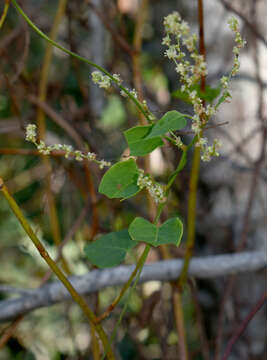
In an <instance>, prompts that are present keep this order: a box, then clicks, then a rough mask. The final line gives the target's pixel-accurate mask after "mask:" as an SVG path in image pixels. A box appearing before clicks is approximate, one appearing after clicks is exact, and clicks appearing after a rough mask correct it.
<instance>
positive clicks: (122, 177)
mask: <svg viewBox="0 0 267 360" xmlns="http://www.w3.org/2000/svg"><path fill="white" fill-rule="evenodd" d="M138 176H139V172H138V168H137V165H136V163H135V161H134V160H133V159H129V160H127V161H121V162H118V163H117V164H115V165H113V166H112V167H111V168H110V169H109V170H108V171H107V172H106V173H105V175H104V176H103V178H102V180H101V182H100V185H99V189H98V190H99V192H100V193H101V194H104V195H106V196H107V197H109V198H110V199H113V198H122V199H127V198H129V197H131V196H134V195H136V194H137V193H138V192H139V191H140V188H139V187H138V185H137V179H138Z"/></svg>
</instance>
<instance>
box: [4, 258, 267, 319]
mask: <svg viewBox="0 0 267 360" xmlns="http://www.w3.org/2000/svg"><path fill="white" fill-rule="evenodd" d="M182 266H183V260H180V259H179V260H165V261H159V262H156V263H153V264H149V265H145V267H144V269H143V271H142V274H141V278H140V283H144V282H146V281H150V280H159V281H169V280H175V279H177V277H178V276H179V274H180V272H181V269H182ZM265 267H267V252H263V251H261V252H243V253H240V254H230V255H229V254H228V255H217V256H208V257H206V258H193V259H192V261H191V262H190V266H189V272H188V275H189V276H191V277H196V278H216V277H219V276H225V275H229V274H238V273H247V272H253V271H257V270H260V269H263V268H265ZM132 271H133V266H126V265H122V266H118V267H115V268H111V269H110V268H109V269H104V270H92V271H90V272H89V273H87V274H85V275H82V276H72V277H70V278H69V279H70V281H71V283H72V285H73V286H74V287H75V289H76V290H77V291H78V292H79V293H80V294H81V295H88V294H90V293H93V292H95V291H98V290H101V289H103V288H105V287H107V286H116V285H122V284H124V283H125V282H126V281H127V280H128V278H129V276H130V275H131V273H132ZM3 290H4V288H3ZM21 291H22V290H21V289H20V290H19V292H20V293H21ZM24 291H26V289H25V290H24ZM16 292H18V291H17V290H16V289H15V288H14V293H16ZM9 293H10V287H9ZM66 300H70V296H69V294H68V293H67V291H66V289H65V288H64V287H63V286H62V285H61V283H60V282H59V281H54V282H51V283H49V284H46V285H44V286H42V287H41V288H38V289H34V290H33V289H31V290H30V292H29V294H28V295H24V296H21V297H18V298H12V299H9V300H4V301H1V302H0V322H3V321H8V320H12V319H14V318H16V317H17V316H19V315H22V314H26V313H28V312H30V311H32V310H35V309H38V308H41V307H45V306H50V305H52V304H55V303H59V302H62V301H66Z"/></svg>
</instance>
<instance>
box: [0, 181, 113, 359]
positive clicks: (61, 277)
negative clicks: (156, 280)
mask: <svg viewBox="0 0 267 360" xmlns="http://www.w3.org/2000/svg"><path fill="white" fill-rule="evenodd" d="M0 191H1V192H2V193H3V195H4V197H5V199H6V200H7V202H8V204H9V206H10V208H11V210H12V212H13V213H14V215H15V216H16V217H17V219H18V220H19V222H20V224H21V226H22V227H23V229H24V230H25V232H26V233H27V234H28V236H29V238H30V239H31V241H32V243H33V244H34V246H35V247H36V249H37V250H38V252H39V253H40V255H41V257H42V258H43V259H44V261H45V262H46V263H47V265H48V266H49V267H50V269H51V270H52V271H53V273H54V274H55V275H56V276H57V278H58V279H59V280H60V281H61V282H62V284H63V285H64V286H65V288H66V289H67V290H68V292H69V293H70V295H71V297H72V298H73V300H74V301H75V302H76V303H77V304H78V305H79V306H80V308H81V310H82V311H83V313H84V314H85V315H86V317H87V319H88V320H89V322H90V323H91V325H92V327H93V328H94V329H95V330H96V331H97V333H98V335H99V337H100V339H101V341H102V344H103V347H104V349H107V357H108V359H109V360H115V356H114V354H113V351H112V349H111V346H110V343H109V341H108V338H107V335H106V333H105V331H104V329H103V328H102V326H101V324H98V323H97V321H96V316H95V314H94V313H93V312H92V310H91V309H90V308H89V306H88V304H87V303H86V301H85V300H84V298H83V297H82V296H81V295H80V294H79V293H77V291H76V290H75V289H74V287H73V286H72V284H71V283H70V281H69V280H68V279H67V277H66V276H65V275H64V274H63V272H62V271H61V270H60V268H59V267H58V266H57V264H56V262H55V261H54V260H53V259H52V258H51V257H50V255H49V254H48V252H47V251H46V249H45V247H44V246H43V244H42V243H41V241H40V240H39V239H38V237H37V236H36V235H35V233H34V231H33V229H32V228H31V226H30V224H29V222H28V221H27V219H26V218H25V216H24V215H23V213H22V211H21V210H20V208H19V206H18V204H17V203H16V201H15V200H14V198H13V197H12V195H11V194H10V193H9V192H8V189H7V187H6V186H5V184H4V181H3V179H2V178H0Z"/></svg>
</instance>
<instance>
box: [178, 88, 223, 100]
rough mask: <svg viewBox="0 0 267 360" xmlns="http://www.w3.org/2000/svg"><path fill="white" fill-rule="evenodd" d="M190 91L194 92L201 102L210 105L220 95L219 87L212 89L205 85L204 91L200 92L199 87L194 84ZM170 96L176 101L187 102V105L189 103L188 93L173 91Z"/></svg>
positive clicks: (179, 90)
mask: <svg viewBox="0 0 267 360" xmlns="http://www.w3.org/2000/svg"><path fill="white" fill-rule="evenodd" d="M190 90H191V91H194V90H195V91H196V92H197V96H199V97H200V98H201V99H202V100H205V101H207V102H209V103H211V102H213V101H214V100H215V99H216V98H217V97H218V96H219V95H220V92H221V87H220V86H218V87H216V88H212V87H210V86H208V85H206V86H205V91H202V90H201V89H200V85H199V84H196V85H193V86H191V87H190ZM172 96H173V97H175V98H177V99H180V100H183V101H184V102H187V103H189V104H190V103H191V100H190V98H189V96H188V93H187V92H186V91H182V90H181V89H177V90H175V91H174V92H173V93H172Z"/></svg>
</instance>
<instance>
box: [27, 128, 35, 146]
mask: <svg viewBox="0 0 267 360" xmlns="http://www.w3.org/2000/svg"><path fill="white" fill-rule="evenodd" d="M36 129H37V127H36V125H35V124H29V125H27V127H26V140H27V141H30V142H33V143H35V142H36Z"/></svg>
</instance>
